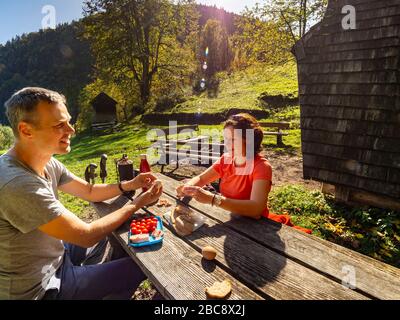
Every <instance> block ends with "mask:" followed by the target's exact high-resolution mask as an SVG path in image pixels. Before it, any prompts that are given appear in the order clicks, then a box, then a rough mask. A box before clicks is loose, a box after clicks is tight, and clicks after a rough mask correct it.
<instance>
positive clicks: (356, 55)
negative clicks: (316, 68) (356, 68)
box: [306, 46, 399, 64]
mask: <svg viewBox="0 0 400 320" xmlns="http://www.w3.org/2000/svg"><path fill="white" fill-rule="evenodd" d="M398 54H399V48H398V46H386V47H383V48H381V47H376V48H370V49H362V50H351V51H334V52H328V53H325V54H321V52H319V50H318V52H317V50H315V51H314V52H312V51H311V50H309V52H308V54H307V59H306V62H307V63H311V64H314V63H318V62H319V63H321V62H342V61H348V60H371V59H382V58H389V57H397V55H398Z"/></svg>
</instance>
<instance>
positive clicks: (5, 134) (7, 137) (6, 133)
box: [0, 125, 14, 150]
mask: <svg viewBox="0 0 400 320" xmlns="http://www.w3.org/2000/svg"><path fill="white" fill-rule="evenodd" d="M13 143H14V134H13V131H12V129H11V128H10V127H7V126H2V125H0V150H4V149H8V148H10V147H11V146H12V144H13Z"/></svg>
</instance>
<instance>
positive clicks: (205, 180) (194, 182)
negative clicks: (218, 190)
mask: <svg viewBox="0 0 400 320" xmlns="http://www.w3.org/2000/svg"><path fill="white" fill-rule="evenodd" d="M218 178H219V173H218V172H217V171H215V169H213V167H210V168H208V169H207V170H205V171H204V172H203V173H201V174H200V175H198V176H195V177H193V178H192V179H190V180H189V181H187V182H186V183H185V184H182V185H179V186H178V187H177V188H176V192H177V194H178V196H179V197H183V196H184V194H183V193H182V189H183V188H184V187H185V186H195V187H203V186H205V185H206V184H209V183H211V182H213V181H215V180H217V179H218Z"/></svg>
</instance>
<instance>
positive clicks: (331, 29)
mask: <svg viewBox="0 0 400 320" xmlns="http://www.w3.org/2000/svg"><path fill="white" fill-rule="evenodd" d="M346 5H350V6H353V8H354V9H355V22H356V24H355V29H347V28H346V29H345V28H343V24H342V21H343V19H344V18H346V16H347V14H348V11H346V10H347V9H348V7H346V8H347V9H346V8H345V9H343V8H344V7H345V6H346ZM342 11H343V12H345V13H342ZM293 53H294V54H295V56H296V58H297V61H298V74H299V96H300V97H299V98H300V105H301V128H302V151H303V156H304V165H303V166H304V167H303V169H304V178H305V179H314V180H318V181H322V182H324V184H325V189H326V188H327V187H330V189H333V190H334V192H335V194H336V198H338V199H340V200H344V201H348V202H363V203H368V204H371V205H375V206H380V207H386V208H393V209H395V210H400V0H330V1H329V3H328V9H327V13H326V15H325V17H324V18H323V20H322V21H321V22H320V23H318V24H317V25H315V26H314V27H313V28H312V29H311V30H310V31H309V32H308V33H307V34H306V35H305V36H304V37H303V38H302V39H300V40H299V41H298V42H297V43H296V45H295V46H294V48H293ZM333 186H334V188H332V187H333Z"/></svg>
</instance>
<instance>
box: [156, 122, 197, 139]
mask: <svg viewBox="0 0 400 320" xmlns="http://www.w3.org/2000/svg"><path fill="white" fill-rule="evenodd" d="M158 130H161V131H163V134H164V137H165V138H166V139H165V143H169V141H170V140H172V139H170V137H169V136H170V135H175V134H178V135H179V134H183V133H188V134H190V137H193V131H199V125H197V124H193V125H185V126H178V127H168V128H164V129H158ZM188 130H190V131H188ZM185 131H186V132H185ZM158 140H159V139H155V140H152V142H157V141H158ZM175 140H177V139H175Z"/></svg>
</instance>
